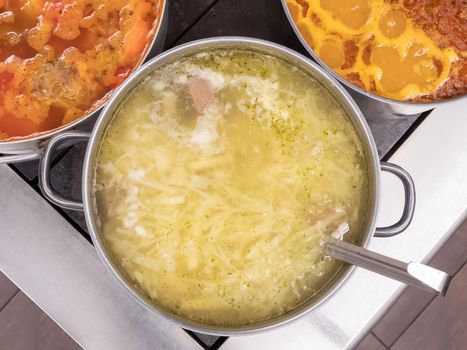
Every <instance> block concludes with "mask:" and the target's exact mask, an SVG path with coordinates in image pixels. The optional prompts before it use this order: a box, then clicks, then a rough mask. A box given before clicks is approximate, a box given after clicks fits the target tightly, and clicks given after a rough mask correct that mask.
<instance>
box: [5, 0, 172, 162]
mask: <svg viewBox="0 0 467 350" xmlns="http://www.w3.org/2000/svg"><path fill="white" fill-rule="evenodd" d="M166 8H167V6H166V1H165V0H144V1H138V0H113V1H110V0H86V1H84V0H48V1H44V0H29V1H26V0H0V153H2V154H3V156H0V163H13V162H20V161H27V160H31V159H35V158H38V157H40V155H41V153H42V152H41V147H42V144H43V143H44V142H46V141H47V140H48V139H49V138H50V137H51V136H52V135H54V134H56V133H58V132H60V131H63V130H66V129H71V128H74V127H78V126H79V127H85V126H86V124H91V123H92V122H93V121H94V119H95V118H94V117H95V116H96V112H97V111H98V110H99V109H100V107H102V106H103V105H104V104H105V103H106V101H107V100H108V98H109V97H110V96H111V95H112V93H113V91H114V90H115V89H116V88H117V87H118V86H119V85H120V84H121V83H122V82H123V81H125V79H126V78H127V77H128V76H129V75H130V74H131V73H132V72H133V71H134V70H135V69H136V68H137V67H139V66H140V65H141V64H142V62H143V61H144V59H145V58H146V56H148V55H149V54H151V53H152V54H155V53H156V52H159V51H160V50H161V49H162V44H163V39H164V36H165V26H166V25H165V24H166V17H167V16H166V12H167V10H166Z"/></svg>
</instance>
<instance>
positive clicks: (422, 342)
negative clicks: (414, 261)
mask: <svg viewBox="0 0 467 350" xmlns="http://www.w3.org/2000/svg"><path fill="white" fill-rule="evenodd" d="M429 265H430V266H433V267H436V268H438V269H441V270H443V271H446V272H447V273H449V274H450V275H451V276H454V278H453V280H452V282H451V286H450V288H449V290H448V293H447V294H446V296H445V297H441V296H437V297H435V296H433V295H432V294H430V293H428V292H425V291H421V290H418V289H415V288H412V287H409V288H407V289H406V290H405V291H404V293H402V295H401V296H400V297H399V298H398V299H397V300H396V301H395V303H394V304H393V305H392V306H391V308H390V309H389V310H388V311H387V312H386V314H385V315H384V316H383V317H382V318H381V319H380V320H379V322H378V323H377V324H376V326H375V327H374V328H373V330H372V331H371V332H370V333H369V334H368V336H367V337H366V338H365V339H364V340H363V341H362V342H361V343H360V345H359V346H358V347H357V349H358V350H373V349H375V347H374V346H375V345H374V344H375V341H377V342H378V343H377V344H378V346H383V348H386V349H394V350H455V349H459V350H461V349H467V345H466V344H467V221H465V222H464V223H463V224H462V225H461V227H460V228H459V229H458V230H457V231H456V232H455V233H454V234H453V235H452V236H451V237H450V238H449V240H448V241H447V242H446V243H445V244H444V245H443V247H442V248H441V249H440V250H439V251H438V252H437V254H436V255H435V256H434V257H433V259H431V261H430V262H429ZM377 349H378V348H377Z"/></svg>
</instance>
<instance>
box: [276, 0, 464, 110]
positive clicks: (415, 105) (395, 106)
mask: <svg viewBox="0 0 467 350" xmlns="http://www.w3.org/2000/svg"><path fill="white" fill-rule="evenodd" d="M281 1H282V6H283V8H284V11H285V14H286V15H287V19H288V20H289V22H290V25H291V26H292V28H293V30H294V32H295V34H296V35H297V37H298V39H299V40H300V42H301V43H302V45H303V46H304V47H305V49H306V50H307V51H308V53H309V54H310V55H311V57H313V59H314V60H315V61H316V62H318V64H319V65H321V66H322V67H323V68H324V69H325V70H326V71H327V72H328V73H329V74H331V75H332V76H333V77H334V78H335V79H337V80H339V81H340V82H341V83H342V84H344V85H345V86H347V87H348V88H350V89H352V90H354V91H356V92H358V93H359V94H362V95H364V96H366V97H369V98H371V99H373V100H376V101H379V102H382V103H384V104H386V105H388V106H389V107H390V108H391V110H392V111H393V112H394V113H395V114H399V115H413V114H417V113H422V112H425V111H429V110H431V109H433V108H435V107H437V106H440V105H445V104H448V103H452V102H454V101H457V100H459V99H461V98H467V96H459V97H455V98H451V99H447V100H440V101H434V102H403V101H398V100H394V99H391V98H386V97H381V96H378V95H375V94H373V93H371V92H368V91H366V90H363V89H362V88H360V87H358V86H357V85H355V84H352V83H350V82H349V81H347V80H346V79H344V78H343V77H341V76H340V75H339V74H337V73H336V72H334V70H333V69H332V68H330V67H329V66H328V65H327V64H326V63H324V61H323V60H322V59H321V58H320V57H319V56H318V55H317V54H316V52H315V51H314V50H313V49H312V48H311V47H310V45H308V43H307V41H306V40H305V38H304V37H303V35H302V33H301V32H300V30H299V29H298V27H297V24H296V23H295V21H294V20H293V18H292V15H291V14H290V11H289V8H288V6H287V1H286V0H281Z"/></svg>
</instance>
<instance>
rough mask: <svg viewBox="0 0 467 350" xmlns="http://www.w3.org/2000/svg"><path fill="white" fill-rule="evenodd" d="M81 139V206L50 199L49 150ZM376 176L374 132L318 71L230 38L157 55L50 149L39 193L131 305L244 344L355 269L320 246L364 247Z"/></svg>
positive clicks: (297, 313)
mask: <svg viewBox="0 0 467 350" xmlns="http://www.w3.org/2000/svg"><path fill="white" fill-rule="evenodd" d="M79 141H87V142H88V148H87V151H86V156H85V161H84V170H83V203H81V202H75V201H72V200H70V199H67V198H64V197H62V196H60V195H59V194H57V193H55V192H54V190H53V189H52V187H51V185H50V181H49V176H50V162H51V158H52V155H53V153H54V150H55V149H56V147H57V146H58V145H60V144H61V143H63V142H66V143H70V142H79ZM380 167H382V169H383V170H387V171H390V172H393V173H394V174H396V175H397V176H399V177H400V178H401V180H402V182H403V183H409V185H408V187H409V188H408V189H407V188H406V197H410V196H411V195H410V193H413V188H410V187H411V186H410V183H411V181H410V176H409V175H408V174H406V173H405V172H404V171H402V170H400V168H399V167H397V166H395V165H392V164H380V162H379V160H378V155H377V152H376V147H375V144H374V141H373V138H372V136H371V133H370V131H369V128H368V126H367V124H366V122H365V120H364V118H363V116H362V114H361V112H360V111H359V109H358V107H357V106H356V104H355V103H354V102H353V101H352V100H351V98H350V97H349V95H348V94H347V93H346V92H345V90H344V89H343V88H342V87H340V85H339V84H338V83H337V82H336V81H335V80H334V79H333V78H332V77H330V76H329V75H328V74H326V73H325V72H324V71H323V70H322V69H321V68H320V67H319V66H317V65H316V64H314V63H313V62H311V61H310V60H308V59H307V58H305V57H303V56H301V55H299V54H297V53H295V52H294V51H291V50H290V49H287V48H285V47H282V46H279V45H277V44H273V43H269V42H265V41H261V40H257V39H250V38H240V37H226V38H213V39H205V40H200V41H195V42H192V43H188V44H186V45H182V46H180V47H177V48H174V49H172V50H170V51H168V52H165V53H163V54H161V55H159V56H158V57H156V58H154V59H153V60H151V61H150V62H148V63H147V64H146V65H145V66H143V67H142V68H141V69H140V70H139V71H138V72H137V73H135V74H134V76H133V77H131V78H130V79H129V80H128V81H127V82H125V83H124V84H123V85H122V87H121V88H120V90H119V91H118V93H117V94H115V95H114V96H113V97H112V98H111V100H110V101H109V103H108V105H107V106H106V108H105V109H104V111H103V113H102V114H101V116H100V118H99V120H98V122H97V124H96V126H95V128H94V130H93V132H92V133H91V134H89V133H83V132H68V133H63V134H61V135H57V136H56V137H54V138H53V139H52V140H51V141H50V143H49V145H48V146H47V149H46V151H45V154H44V157H43V158H42V161H41V167H40V168H41V169H40V183H41V188H42V190H43V193H44V195H45V196H46V197H47V198H48V199H49V200H51V201H52V202H53V203H55V204H57V205H59V206H62V207H64V208H68V209H75V210H84V211H85V215H86V221H87V225H88V228H89V231H90V233H91V237H92V239H93V242H94V245H95V247H96V249H97V251H98V253H99V255H100V257H101V258H102V261H103V262H104V264H105V265H106V267H107V268H108V269H109V270H110V271H111V273H112V274H113V275H114V277H115V278H116V279H117V281H118V282H119V283H120V284H121V285H122V286H123V287H124V288H125V290H126V291H127V292H128V293H129V294H130V295H131V296H132V297H134V298H135V299H136V300H137V301H138V302H140V303H141V304H142V305H144V306H145V307H146V308H148V309H149V310H152V311H154V312H155V313H156V314H158V315H160V316H162V317H164V318H166V319H169V320H171V321H173V322H175V323H177V324H179V325H180V326H182V327H183V328H188V329H191V330H194V331H198V332H203V333H209V334H218V335H221V334H222V335H240V334H247V333H254V332H258V331H263V330H266V329H270V328H273V327H276V326H279V325H283V324H286V323H288V322H290V321H292V320H295V319H298V318H299V317H301V316H304V315H307V314H309V313H310V312H312V311H313V310H315V309H316V308H318V307H319V305H321V304H322V303H323V302H324V301H325V300H326V299H328V298H330V297H331V296H332V294H333V293H334V292H335V291H336V290H337V289H339V287H340V286H341V285H342V284H343V283H344V281H345V280H346V279H347V278H348V277H349V274H350V273H351V271H352V267H351V266H348V265H344V264H341V263H339V262H337V261H335V260H333V259H331V258H330V257H328V256H325V255H324V254H323V253H322V243H323V242H324V241H326V240H327V239H328V238H330V237H334V238H340V239H345V240H346V241H349V242H353V243H355V244H357V245H360V246H363V247H365V246H366V245H367V244H368V242H369V240H370V239H371V237H372V236H373V234H375V230H376V235H379V236H391V235H394V234H397V233H400V232H402V231H403V230H404V229H405V228H406V227H407V225H408V224H409V223H410V220H411V217H412V214H413V204H414V198H406V208H405V210H404V214H403V216H402V218H401V220H400V221H399V222H398V223H396V224H394V225H392V226H390V227H385V228H376V229H375V218H376V214H377V205H378V200H379V189H380Z"/></svg>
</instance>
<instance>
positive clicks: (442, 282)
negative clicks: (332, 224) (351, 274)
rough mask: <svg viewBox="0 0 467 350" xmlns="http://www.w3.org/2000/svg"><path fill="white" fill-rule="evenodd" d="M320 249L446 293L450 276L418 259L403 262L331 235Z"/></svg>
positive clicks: (402, 280) (397, 277) (391, 276)
mask: <svg viewBox="0 0 467 350" xmlns="http://www.w3.org/2000/svg"><path fill="white" fill-rule="evenodd" d="M324 253H325V254H326V255H329V256H331V257H333V258H336V259H338V260H341V261H343V262H346V263H349V264H352V265H355V266H358V267H361V268H364V269H366V270H370V271H373V272H376V273H377V274H380V275H383V276H386V277H389V278H392V279H394V280H397V281H400V282H402V283H405V284H407V285H410V286H414V287H417V288H421V289H424V290H427V291H429V292H432V293H436V294H440V295H442V296H444V295H445V294H446V292H447V289H448V287H449V283H450V281H451V278H452V277H451V276H449V275H448V274H447V273H445V272H443V271H440V270H437V269H435V268H432V267H430V266H427V265H424V264H422V263H419V262H409V263H405V262H402V261H399V260H396V259H393V258H390V257H387V256H385V255H381V254H378V253H375V252H372V251H371V250H368V249H365V248H361V247H358V246H356V245H353V244H350V243H348V242H345V241H343V240H338V239H335V238H330V239H329V240H328V241H326V242H325V243H324Z"/></svg>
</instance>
